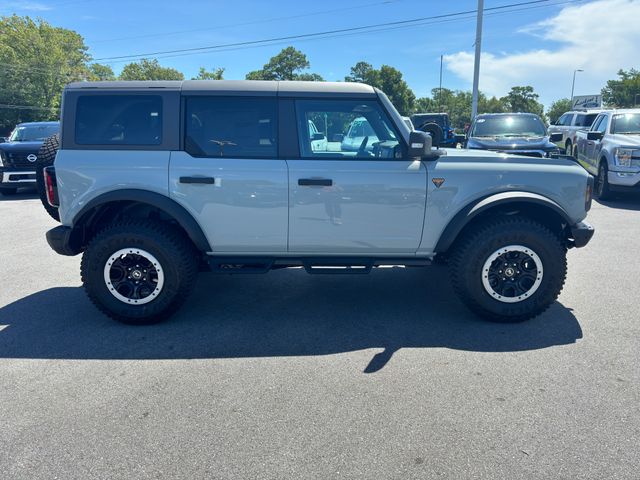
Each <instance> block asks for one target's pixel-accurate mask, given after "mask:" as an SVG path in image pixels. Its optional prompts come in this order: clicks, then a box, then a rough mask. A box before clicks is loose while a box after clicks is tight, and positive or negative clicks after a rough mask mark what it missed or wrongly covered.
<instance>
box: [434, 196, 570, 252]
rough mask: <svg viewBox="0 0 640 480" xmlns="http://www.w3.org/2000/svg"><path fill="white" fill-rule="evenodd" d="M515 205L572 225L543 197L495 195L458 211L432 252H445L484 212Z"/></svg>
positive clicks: (562, 211)
mask: <svg viewBox="0 0 640 480" xmlns="http://www.w3.org/2000/svg"><path fill="white" fill-rule="evenodd" d="M515 203H528V204H532V205H539V206H542V207H546V208H548V209H550V210H552V211H553V212H555V213H556V214H558V215H559V216H560V218H562V219H563V220H564V221H565V222H566V223H567V225H571V224H572V223H573V222H572V221H571V219H570V218H569V215H568V214H567V212H566V211H565V210H564V209H563V208H562V207H561V206H560V205H558V204H557V203H556V202H554V201H553V200H551V199H550V198H547V197H545V196H543V195H539V194H537V193H531V192H520V191H512V192H502V193H495V194H492V195H488V196H485V197H482V198H479V199H477V200H475V201H473V202H471V203H469V204H468V205H467V206H465V207H464V208H462V209H461V210H460V211H458V213H456V214H455V215H454V217H453V218H452V219H451V220H450V221H449V223H448V224H447V226H446V227H445V229H444V231H443V232H442V234H441V235H440V238H439V239H438V243H437V244H436V248H435V250H434V251H435V252H436V253H443V252H446V251H447V250H448V249H449V247H451V245H453V243H454V242H455V240H456V238H457V237H458V234H459V233H460V232H461V231H462V229H463V228H464V227H466V226H467V225H468V224H469V222H471V220H473V218H474V217H476V216H478V215H480V214H481V213H483V212H486V211H487V210H489V209H490V208H494V207H497V206H501V205H502V206H506V205H509V204H515Z"/></svg>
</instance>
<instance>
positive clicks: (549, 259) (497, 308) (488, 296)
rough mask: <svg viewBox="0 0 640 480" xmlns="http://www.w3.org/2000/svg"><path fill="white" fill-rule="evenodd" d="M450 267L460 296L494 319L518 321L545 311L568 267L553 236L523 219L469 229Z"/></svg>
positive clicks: (508, 218)
mask: <svg viewBox="0 0 640 480" xmlns="http://www.w3.org/2000/svg"><path fill="white" fill-rule="evenodd" d="M450 265H451V275H452V282H453V286H454V289H455V291H456V293H457V294H458V295H459V296H460V298H461V300H462V301H463V302H464V303H465V304H466V305H467V306H468V307H469V308H470V309H471V310H472V311H473V312H475V313H476V314H478V315H479V316H481V317H483V318H485V319H487V320H490V321H494V322H520V321H524V320H527V319H529V318H532V317H535V316H536V315H539V314H540V313H542V312H543V311H545V310H546V309H547V308H548V307H549V306H550V305H551V304H552V303H553V302H554V301H555V300H556V298H558V295H559V294H560V292H561V290H562V287H563V285H564V280H565V277H566V271H567V263H566V249H565V247H564V246H563V245H562V243H561V241H560V239H559V238H558V237H557V235H555V234H554V233H553V232H552V231H551V230H549V229H548V228H547V227H546V226H544V225H542V224H540V223H538V222H535V221H533V220H530V219H528V218H523V217H505V218H502V219H495V220H491V221H488V222H487V223H485V224H483V225H482V226H480V227H478V228H476V229H475V230H473V231H471V232H469V234H467V235H466V237H465V238H463V239H462V241H460V242H459V243H458V245H457V246H456V248H455V250H454V253H453V256H452V258H451V262H450Z"/></svg>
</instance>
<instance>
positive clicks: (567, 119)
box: [562, 113, 574, 126]
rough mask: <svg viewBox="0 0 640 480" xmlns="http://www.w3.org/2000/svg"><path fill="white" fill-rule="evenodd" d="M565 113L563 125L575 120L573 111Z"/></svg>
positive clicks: (568, 124)
mask: <svg viewBox="0 0 640 480" xmlns="http://www.w3.org/2000/svg"><path fill="white" fill-rule="evenodd" d="M565 115H566V117H565V118H564V123H563V124H562V125H564V126H570V125H571V123H572V122H573V117H574V115H573V114H572V113H566V114H565Z"/></svg>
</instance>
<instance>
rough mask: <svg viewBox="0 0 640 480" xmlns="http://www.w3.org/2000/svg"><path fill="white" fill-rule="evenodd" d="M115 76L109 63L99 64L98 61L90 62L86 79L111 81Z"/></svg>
mask: <svg viewBox="0 0 640 480" xmlns="http://www.w3.org/2000/svg"><path fill="white" fill-rule="evenodd" d="M115 79H116V76H115V75H114V73H113V70H112V69H111V67H110V66H109V65H101V64H100V63H92V64H91V65H89V76H88V80H91V81H93V82H96V81H111V80H115Z"/></svg>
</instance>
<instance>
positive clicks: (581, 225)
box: [569, 222, 595, 248]
mask: <svg viewBox="0 0 640 480" xmlns="http://www.w3.org/2000/svg"><path fill="white" fill-rule="evenodd" d="M570 230H571V238H570V239H569V242H570V243H569V245H570V246H572V247H576V248H580V247H584V246H585V245H586V244H587V243H589V240H591V237H593V234H594V232H595V229H594V228H593V226H592V225H591V224H589V223H587V222H578V223H576V224H575V225H571V227H570Z"/></svg>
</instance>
